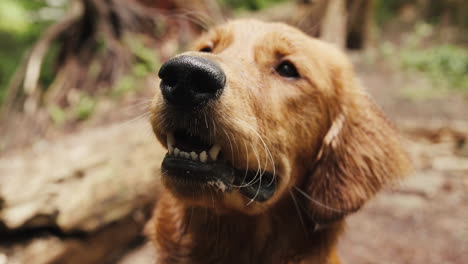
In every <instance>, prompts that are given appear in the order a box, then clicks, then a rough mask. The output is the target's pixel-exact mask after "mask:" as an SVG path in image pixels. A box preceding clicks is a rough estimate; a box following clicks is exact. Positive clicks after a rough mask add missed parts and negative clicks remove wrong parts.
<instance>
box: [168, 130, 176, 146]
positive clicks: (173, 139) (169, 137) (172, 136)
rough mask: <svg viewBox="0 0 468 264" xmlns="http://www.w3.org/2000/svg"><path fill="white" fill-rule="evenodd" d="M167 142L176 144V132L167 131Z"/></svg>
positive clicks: (172, 144)
mask: <svg viewBox="0 0 468 264" xmlns="http://www.w3.org/2000/svg"><path fill="white" fill-rule="evenodd" d="M167 144H168V145H171V146H174V144H175V138H174V134H172V133H167Z"/></svg>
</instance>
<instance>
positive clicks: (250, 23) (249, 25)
mask: <svg viewBox="0 0 468 264" xmlns="http://www.w3.org/2000/svg"><path fill="white" fill-rule="evenodd" d="M225 27H227V28H228V29H229V31H230V32H231V33H232V34H233V35H234V36H238V39H241V40H249V39H250V40H257V41H262V40H266V39H268V38H273V37H276V38H278V40H279V41H281V40H283V41H290V42H292V41H296V40H297V41H299V40H304V38H307V37H306V36H305V34H303V33H302V32H301V31H300V30H298V29H296V28H294V27H292V26H289V25H286V24H283V23H274V22H263V21H259V20H247V19H246V20H234V21H231V22H229V23H227V24H226V25H225Z"/></svg>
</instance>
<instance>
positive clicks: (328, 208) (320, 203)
mask: <svg viewBox="0 0 468 264" xmlns="http://www.w3.org/2000/svg"><path fill="white" fill-rule="evenodd" d="M293 187H294V189H296V190H297V191H298V192H299V193H300V194H302V195H303V196H304V197H305V198H307V199H309V201H311V202H312V203H314V204H316V205H318V206H321V207H323V208H325V209H327V210H330V211H333V212H338V213H343V212H344V211H343V210H340V209H336V208H333V207H330V206H328V205H326V204H324V203H322V202H320V201H317V200H315V199H314V198H312V197H310V195H308V194H307V193H305V192H304V191H303V190H301V189H300V188H298V187H297V186H295V185H294V186H293Z"/></svg>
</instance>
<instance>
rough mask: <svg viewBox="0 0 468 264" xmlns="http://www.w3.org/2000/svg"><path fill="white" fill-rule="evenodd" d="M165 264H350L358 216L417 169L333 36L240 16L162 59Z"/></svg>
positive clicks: (158, 221)
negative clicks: (345, 240)
mask: <svg viewBox="0 0 468 264" xmlns="http://www.w3.org/2000/svg"><path fill="white" fill-rule="evenodd" d="M159 77H160V89H159V90H158V92H157V93H156V96H155V97H154V102H153V104H152V109H151V111H152V117H151V123H152V126H153V130H154V133H155V135H156V137H157V139H158V140H159V142H160V143H161V144H163V145H164V146H165V147H166V148H167V149H168V152H167V155H166V156H165V158H164V160H163V162H162V166H161V170H162V172H161V175H162V176H161V178H162V183H163V186H164V191H163V193H162V194H161V198H160V200H159V201H158V204H157V206H156V209H155V212H154V216H153V219H152V222H151V225H152V227H153V228H154V235H153V236H152V240H153V242H154V244H155V247H156V250H157V263H158V264H173V263H174V264H175V263H194V264H202V263H203V264H210V263H223V264H231V263H232V264H234V263H235V264H239V263H241V264H248V263H255V264H259V263H262V264H276V263H278V264H279V263H309V264H324V263H334V264H336V263H339V259H338V256H337V253H336V244H337V239H338V236H339V235H340V233H342V231H343V226H344V218H345V216H347V215H348V214H350V213H352V212H355V211H356V210H358V209H359V208H361V206H363V204H364V203H365V202H366V201H367V200H369V199H370V198H371V197H372V196H374V195H375V194H376V192H377V191H379V189H381V188H382V187H383V186H384V185H386V184H389V183H390V182H392V181H394V180H396V179H399V178H401V177H402V176H404V175H405V174H406V173H407V171H408V169H409V168H410V165H409V162H408V160H407V157H406V154H405V153H404V151H403V150H402V148H401V146H400V143H399V137H398V135H397V133H396V131H395V129H394V128H393V127H392V125H391V124H390V123H389V122H388V121H387V119H386V118H385V116H384V115H383V114H382V112H380V110H379V109H378V108H377V107H376V105H375V104H374V103H373V101H372V100H371V99H370V98H369V96H368V95H367V94H366V93H365V91H364V90H363V89H362V88H361V86H360V84H359V82H358V80H357V78H356V76H355V74H354V72H353V67H352V65H351V64H350V62H349V60H348V59H347V57H346V56H345V55H344V54H343V53H342V52H340V51H339V50H338V49H337V48H334V47H333V46H332V45H330V44H327V43H324V42H322V41H320V40H318V39H314V38H311V37H309V36H307V35H306V34H304V33H302V32H301V31H299V30H297V29H295V28H293V27H290V26H287V25H284V24H281V23H266V22H260V21H256V20H237V21H232V22H229V23H226V24H224V25H221V26H219V27H216V28H214V29H213V30H211V31H209V32H208V33H206V34H204V35H203V36H201V37H200V38H199V39H198V40H197V41H196V43H195V45H194V46H193V49H192V51H189V52H185V53H182V54H180V55H178V56H176V57H174V58H172V59H170V60H168V61H167V62H166V63H165V64H164V65H163V66H162V67H161V69H160V71H159Z"/></svg>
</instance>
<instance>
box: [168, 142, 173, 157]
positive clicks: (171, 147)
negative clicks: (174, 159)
mask: <svg viewBox="0 0 468 264" xmlns="http://www.w3.org/2000/svg"><path fill="white" fill-rule="evenodd" d="M167 150H168V151H169V155H172V153H173V152H174V147H173V146H172V145H169V144H167Z"/></svg>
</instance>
